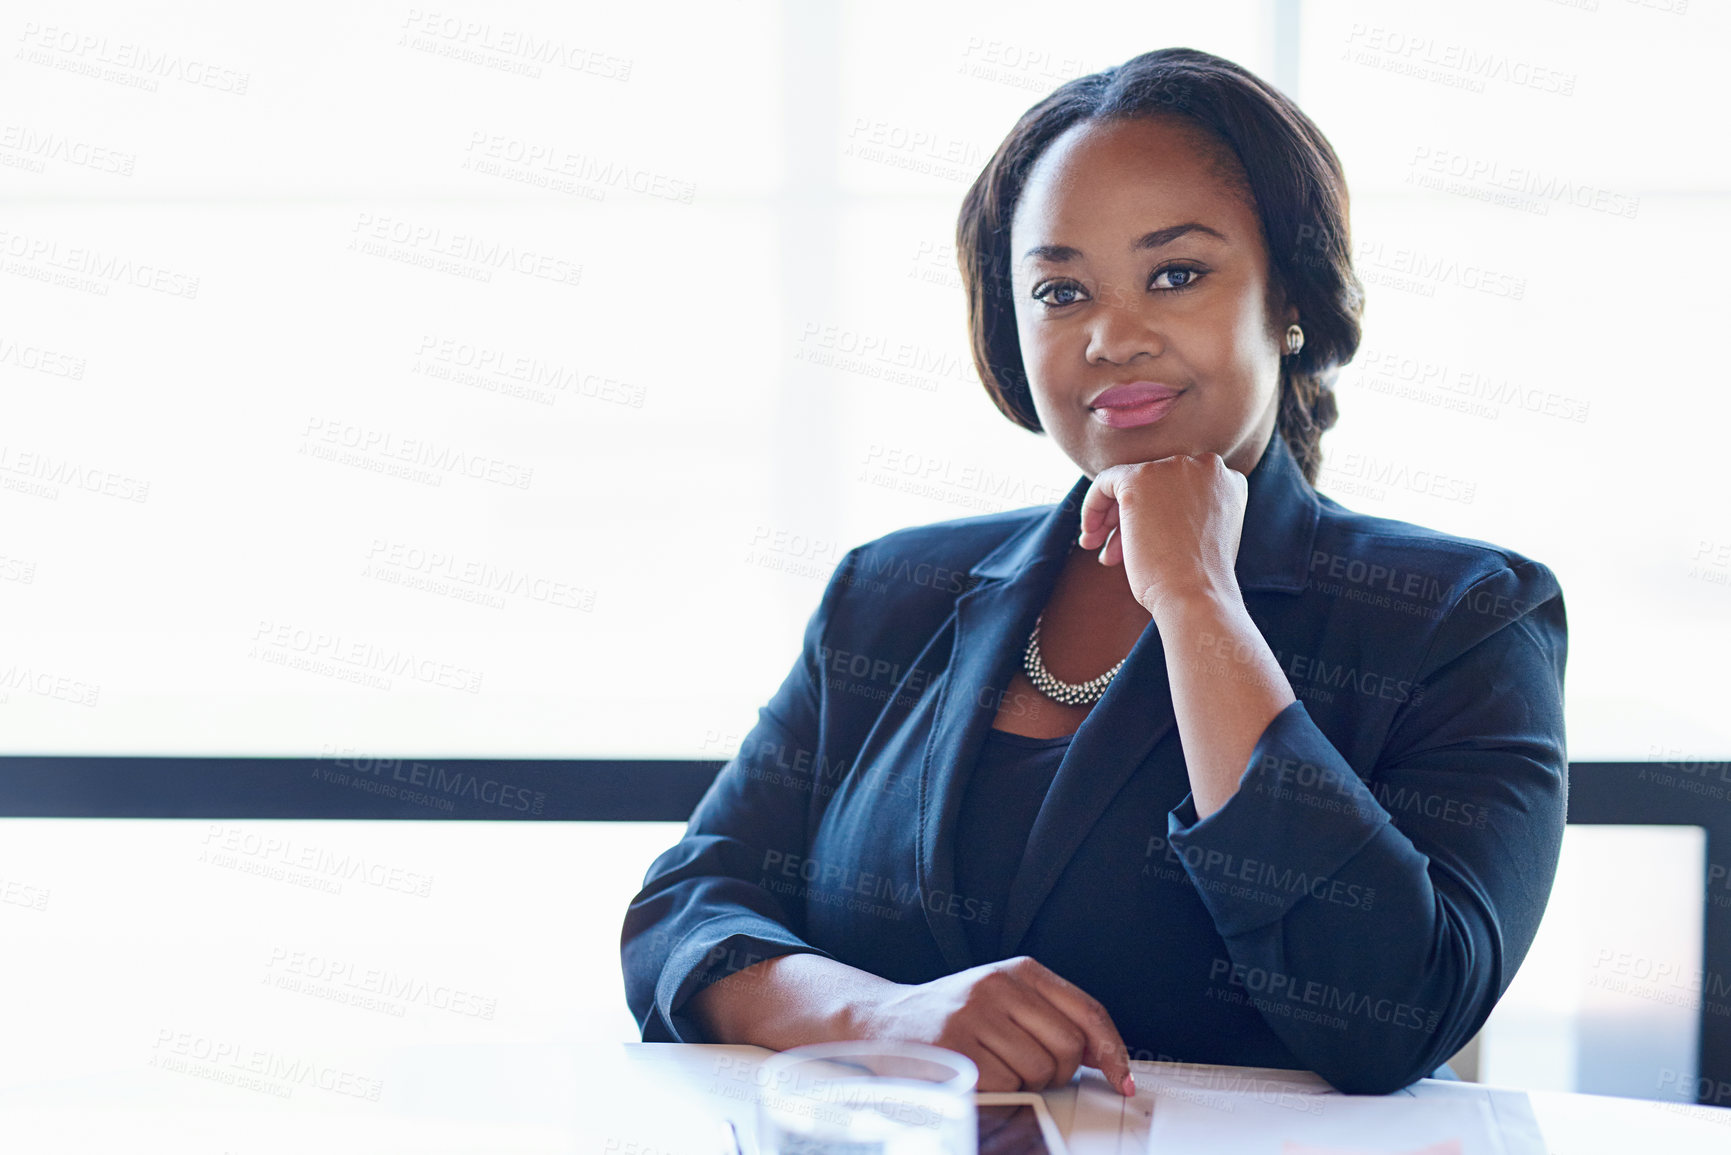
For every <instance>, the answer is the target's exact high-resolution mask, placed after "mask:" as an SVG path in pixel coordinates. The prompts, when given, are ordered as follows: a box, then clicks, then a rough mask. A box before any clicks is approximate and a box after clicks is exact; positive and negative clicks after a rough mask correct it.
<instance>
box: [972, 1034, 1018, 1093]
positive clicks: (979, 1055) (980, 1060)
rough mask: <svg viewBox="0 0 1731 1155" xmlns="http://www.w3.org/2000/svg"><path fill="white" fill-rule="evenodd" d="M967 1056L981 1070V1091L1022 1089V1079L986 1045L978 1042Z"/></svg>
mask: <svg viewBox="0 0 1731 1155" xmlns="http://www.w3.org/2000/svg"><path fill="white" fill-rule="evenodd" d="M966 1054H967V1056H968V1058H970V1059H972V1060H973V1061H974V1066H976V1067H978V1068H979V1069H980V1083H979V1088H978V1089H979V1090H981V1091H988V1092H989V1091H1020V1090H1021V1089H1022V1080H1021V1077H1020V1076H1019V1075H1017V1074H1016V1072H1015V1071H1013V1070H1011V1068H1010V1065H1009V1064H1008V1063H1006V1062H1004V1060H1003V1059H1001V1058H999V1057H998V1055H997V1053H996V1052H994V1051H993V1050H992V1049H991V1048H990V1047H988V1046H986V1044H985V1043H983V1042H977V1041H976V1042H975V1044H974V1045H973V1046H972V1047H969V1048H968V1049H967V1052H966Z"/></svg>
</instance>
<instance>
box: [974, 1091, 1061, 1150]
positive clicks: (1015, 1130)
mask: <svg viewBox="0 0 1731 1155" xmlns="http://www.w3.org/2000/svg"><path fill="white" fill-rule="evenodd" d="M974 1109H975V1110H976V1111H978V1112H979V1126H980V1155H1050V1151H1051V1149H1050V1148H1048V1147H1047V1146H1046V1140H1045V1137H1044V1136H1043V1135H1041V1134H1040V1119H1039V1116H1038V1115H1036V1114H1034V1108H1033V1107H1031V1106H1029V1105H1028V1104H1026V1103H1008V1104H1004V1105H1001V1106H1000V1105H991V1106H988V1105H986V1104H983V1103H982V1104H976V1105H975V1107H974Z"/></svg>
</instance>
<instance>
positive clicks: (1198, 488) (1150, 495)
mask: <svg viewBox="0 0 1731 1155" xmlns="http://www.w3.org/2000/svg"><path fill="white" fill-rule="evenodd" d="M1249 493H1250V482H1249V480H1248V479H1247V478H1246V477H1245V476H1244V474H1242V473H1239V472H1237V471H1236V470H1233V469H1228V468H1227V466H1226V462H1225V460H1224V459H1222V458H1221V456H1220V455H1219V454H1218V453H1204V454H1202V455H1200V456H1198V457H1189V456H1185V455H1175V456H1172V457H1162V458H1160V459H1159V460H1157V461H1141V462H1137V463H1135V464H1133V465H1110V466H1107V467H1106V468H1105V469H1102V470H1101V471H1100V472H1099V473H1098V474H1096V475H1095V477H1094V483H1093V484H1092V485H1091V486H1089V487H1088V494H1087V496H1086V497H1084V498H1083V499H1082V536H1081V539H1080V543H1081V545H1082V547H1083V548H1084V549H1099V550H1100V561H1101V562H1102V563H1103V564H1105V565H1118V564H1120V563H1122V564H1123V566H1124V574H1125V576H1126V577H1127V578H1128V579H1129V582H1130V589H1131V591H1132V592H1133V593H1134V594H1135V595H1136V600H1137V601H1138V602H1139V603H1141V605H1142V608H1143V609H1145V610H1147V611H1148V612H1149V613H1150V614H1151V615H1153V616H1154V617H1155V618H1158V617H1159V616H1160V615H1161V613H1162V612H1163V610H1164V608H1166V607H1170V606H1172V605H1175V604H1177V603H1179V602H1181V601H1183V600H1184V599H1185V598H1187V597H1190V596H1193V595H1197V594H1209V593H1224V592H1229V591H1230V592H1236V591H1237V589H1238V577H1237V574H1236V573H1234V572H1233V566H1234V564H1235V563H1236V562H1237V560H1238V542H1239V535H1240V534H1241V533H1242V532H1243V529H1244V506H1245V501H1246V499H1247V498H1248V496H1249ZM1114 528H1116V529H1117V532H1116V533H1112V532H1111V531H1112V530H1113V529H1114ZM1108 535H1110V536H1109V537H1108ZM1102 545H1103V546H1104V547H1105V548H1103V549H1102V548H1101V546H1102Z"/></svg>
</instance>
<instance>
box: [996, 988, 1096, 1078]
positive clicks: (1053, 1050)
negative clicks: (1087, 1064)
mask: <svg viewBox="0 0 1731 1155" xmlns="http://www.w3.org/2000/svg"><path fill="white" fill-rule="evenodd" d="M1023 989H1024V990H1025V991H1026V992H1027V997H1026V998H1024V999H1019V1000H1017V1001H1016V1002H1015V1003H1014V1004H1012V1005H1011V1006H1010V1017H1011V1018H1012V1019H1014V1020H1015V1021H1016V1023H1017V1024H1018V1025H1020V1026H1021V1027H1022V1028H1023V1029H1024V1030H1026V1031H1027V1032H1028V1033H1029V1034H1030V1035H1033V1036H1034V1037H1035V1038H1036V1039H1038V1040H1039V1041H1040V1044H1041V1045H1042V1046H1044V1047H1045V1048H1046V1050H1047V1051H1048V1052H1049V1053H1050V1054H1051V1055H1052V1057H1053V1058H1054V1059H1056V1060H1057V1062H1058V1069H1057V1071H1056V1072H1055V1073H1054V1074H1053V1075H1052V1080H1051V1083H1050V1084H1049V1086H1052V1087H1062V1086H1065V1085H1066V1084H1068V1083H1069V1082H1070V1080H1071V1079H1073V1078H1075V1076H1076V1068H1078V1067H1080V1066H1081V1065H1082V1060H1083V1058H1084V1057H1085V1056H1086V1055H1087V1053H1088V1036H1087V1034H1086V1033H1084V1032H1083V1030H1082V1028H1081V1027H1079V1026H1078V1025H1077V1024H1076V1022H1075V1021H1074V1020H1073V1019H1071V1018H1070V1016H1069V1015H1067V1014H1065V1013H1064V1012H1063V1011H1061V1010H1059V1009H1058V1008H1057V1007H1056V1006H1053V1005H1052V1002H1051V1000H1050V999H1048V998H1047V997H1046V996H1045V995H1043V994H1041V993H1040V991H1039V990H1038V989H1037V988H1035V987H1033V986H1026V987H1024V988H1023ZM1041 1090H1045V1088H1041Z"/></svg>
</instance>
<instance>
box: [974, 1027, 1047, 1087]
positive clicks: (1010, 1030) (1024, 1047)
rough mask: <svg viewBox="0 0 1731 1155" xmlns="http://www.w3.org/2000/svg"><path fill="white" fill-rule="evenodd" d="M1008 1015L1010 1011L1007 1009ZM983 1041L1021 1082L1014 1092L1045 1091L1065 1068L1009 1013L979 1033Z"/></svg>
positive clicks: (1044, 1045)
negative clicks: (1060, 1070) (1062, 1068)
mask: <svg viewBox="0 0 1731 1155" xmlns="http://www.w3.org/2000/svg"><path fill="white" fill-rule="evenodd" d="M1005 1010H1006V1012H1007V1011H1008V1008H1005ZM980 1041H981V1042H982V1043H984V1044H985V1045H986V1046H988V1047H990V1048H991V1049H992V1053H993V1054H995V1055H997V1056H998V1058H1000V1059H1002V1060H1003V1061H1004V1062H1005V1064H1006V1065H1008V1066H1009V1068H1010V1069H1011V1070H1012V1071H1014V1072H1015V1073H1016V1078H1018V1079H1019V1080H1021V1085H1020V1086H1017V1087H1012V1088H1011V1090H1014V1091H1043V1090H1045V1089H1046V1087H1047V1086H1048V1085H1049V1084H1050V1083H1051V1081H1052V1079H1053V1078H1054V1077H1055V1076H1056V1075H1057V1072H1058V1069H1059V1068H1060V1067H1061V1066H1062V1065H1063V1064H1062V1062H1061V1061H1060V1060H1059V1058H1058V1056H1056V1055H1054V1054H1053V1053H1052V1052H1051V1051H1049V1050H1047V1049H1046V1044H1044V1043H1042V1042H1041V1041H1040V1040H1039V1039H1038V1038H1036V1037H1035V1036H1034V1035H1033V1034H1031V1033H1029V1031H1028V1029H1027V1028H1026V1027H1023V1026H1022V1025H1021V1024H1020V1023H1018V1022H1016V1020H1015V1019H1014V1018H1013V1017H1012V1016H1011V1015H1010V1014H1008V1013H1006V1014H1004V1015H1003V1016H1001V1017H997V1018H995V1019H994V1020H993V1021H992V1022H991V1024H990V1025H988V1026H987V1027H985V1028H984V1029H983V1030H981V1031H980Z"/></svg>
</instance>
